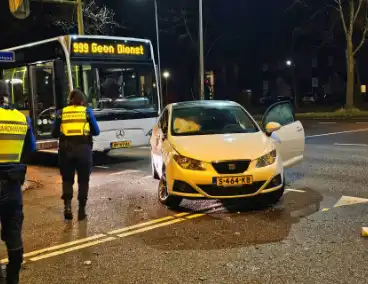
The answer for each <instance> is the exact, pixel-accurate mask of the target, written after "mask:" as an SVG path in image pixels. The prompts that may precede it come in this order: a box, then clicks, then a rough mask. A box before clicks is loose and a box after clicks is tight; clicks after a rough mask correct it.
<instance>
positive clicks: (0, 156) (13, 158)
mask: <svg viewBox="0 0 368 284" xmlns="http://www.w3.org/2000/svg"><path fill="white" fill-rule="evenodd" d="M0 160H1V161H4V160H6V161H18V160H19V154H0Z"/></svg>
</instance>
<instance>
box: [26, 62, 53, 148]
mask: <svg viewBox="0 0 368 284" xmlns="http://www.w3.org/2000/svg"><path fill="white" fill-rule="evenodd" d="M29 68H30V83H31V84H30V85H31V95H32V106H33V108H32V121H33V124H34V131H35V134H36V140H37V141H38V142H39V141H42V140H50V139H51V138H52V137H51V131H52V125H53V123H54V120H55V116H56V107H57V106H56V95H55V72H54V63H53V62H46V63H41V64H36V65H30V67H29ZM43 144H45V143H43ZM51 144H52V145H47V146H46V145H44V147H41V148H40V147H38V149H39V150H41V149H45V148H56V147H57V144H55V142H53V143H51ZM53 144H55V145H53ZM38 146H39V145H38Z"/></svg>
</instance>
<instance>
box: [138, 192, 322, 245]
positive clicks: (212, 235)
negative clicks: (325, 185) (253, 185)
mask: <svg viewBox="0 0 368 284" xmlns="http://www.w3.org/2000/svg"><path fill="white" fill-rule="evenodd" d="M302 190H303V191H304V192H303V193H300V192H286V193H285V195H284V196H283V198H282V200H281V201H280V203H279V204H277V205H276V206H273V207H266V208H262V207H256V208H255V207H254V204H252V201H251V200H245V201H244V200H243V201H242V202H239V201H235V202H226V203H225V206H221V208H214V209H213V210H212V211H209V212H207V213H206V214H205V216H202V217H198V218H193V219H190V218H188V217H190V215H188V216H186V217H183V218H186V219H187V220H185V221H183V222H180V223H176V224H175V225H170V226H166V227H164V228H161V229H160V230H157V231H156V230H152V231H147V232H145V233H144V234H139V235H136V236H135V238H139V239H140V240H141V241H143V242H144V243H145V244H146V245H149V246H152V247H154V248H155V249H159V250H213V249H226V248H238V247H248V246H256V245H261V244H268V243H277V242H282V241H283V240H284V239H285V238H287V237H288V235H289V233H290V229H291V227H292V225H293V224H296V223H298V222H299V221H300V220H301V219H303V218H306V217H308V216H310V215H312V214H314V213H316V212H318V211H319V210H320V203H321V201H322V199H323V198H322V196H321V195H320V194H319V193H318V192H316V191H314V190H312V189H309V188H305V189H304V188H303V189H302ZM184 211H188V210H184ZM198 211H201V210H198ZM198 211H195V212H193V213H194V214H195V213H197V212H198Z"/></svg>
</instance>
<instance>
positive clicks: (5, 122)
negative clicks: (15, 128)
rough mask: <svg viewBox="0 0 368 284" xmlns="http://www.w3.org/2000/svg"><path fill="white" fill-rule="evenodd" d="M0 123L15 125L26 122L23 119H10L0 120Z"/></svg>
mask: <svg viewBox="0 0 368 284" xmlns="http://www.w3.org/2000/svg"><path fill="white" fill-rule="evenodd" d="M0 124H15V125H27V126H28V124H27V122H23V121H12V120H0Z"/></svg>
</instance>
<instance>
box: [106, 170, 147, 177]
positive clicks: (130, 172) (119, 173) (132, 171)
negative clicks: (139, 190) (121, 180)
mask: <svg viewBox="0 0 368 284" xmlns="http://www.w3.org/2000/svg"><path fill="white" fill-rule="evenodd" d="M133 173H142V171H137V170H124V171H120V172H116V173H112V174H109V176H116V175H122V174H133Z"/></svg>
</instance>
